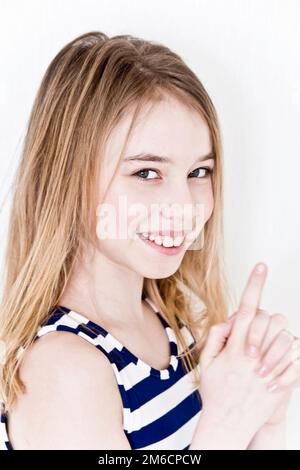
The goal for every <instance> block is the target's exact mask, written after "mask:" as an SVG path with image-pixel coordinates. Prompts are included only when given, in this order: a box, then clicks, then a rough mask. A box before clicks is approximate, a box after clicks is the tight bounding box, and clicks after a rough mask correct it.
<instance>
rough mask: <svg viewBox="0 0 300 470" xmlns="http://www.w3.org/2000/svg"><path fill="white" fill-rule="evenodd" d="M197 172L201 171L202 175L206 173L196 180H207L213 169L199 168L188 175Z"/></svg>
mask: <svg viewBox="0 0 300 470" xmlns="http://www.w3.org/2000/svg"><path fill="white" fill-rule="evenodd" d="M199 170H202V175H203V171H206V173H205V175H204V176H200V178H199V177H196V178H197V179H204V178H208V177H209V176H210V175H211V173H212V172H213V169H212V168H210V167H200V168H196V169H195V170H193V171H192V172H191V173H190V174H192V173H195V172H197V171H199Z"/></svg>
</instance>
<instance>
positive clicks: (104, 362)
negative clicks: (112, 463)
mask: <svg viewBox="0 0 300 470" xmlns="http://www.w3.org/2000/svg"><path fill="white" fill-rule="evenodd" d="M22 376H23V377H22ZM21 377H22V378H23V379H25V382H26V385H27V393H26V394H24V395H22V396H21V397H20V399H19V402H18V412H17V415H16V419H17V421H16V423H17V424H18V425H19V426H21V427H22V430H23V431H22V432H23V433H24V436H26V442H28V447H26V448H29V449H126V450H129V449H131V447H130V445H129V442H128V440H127V438H126V435H125V433H124V431H123V428H122V402H121V396H120V394H119V390H118V386H117V382H116V378H115V375H114V372H113V369H112V366H111V364H110V362H109V361H108V359H107V357H106V356H105V355H104V354H103V353H102V352H101V351H99V350H97V349H96V348H95V347H94V346H92V345H90V344H89V343H87V342H86V341H85V340H83V339H82V338H80V337H79V336H75V335H73V334H71V333H67V332H51V333H48V334H47V335H46V336H45V337H42V338H40V339H39V340H38V341H37V342H36V344H35V345H34V346H33V349H32V351H31V352H30V353H29V355H28V357H27V359H26V361H25V362H24V365H23V366H22V374H21ZM108 431H109V432H108Z"/></svg>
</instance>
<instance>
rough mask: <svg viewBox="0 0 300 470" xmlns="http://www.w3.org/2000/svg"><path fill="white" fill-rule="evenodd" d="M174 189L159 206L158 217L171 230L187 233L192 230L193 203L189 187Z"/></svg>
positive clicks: (193, 217) (193, 218)
mask: <svg viewBox="0 0 300 470" xmlns="http://www.w3.org/2000/svg"><path fill="white" fill-rule="evenodd" d="M183 186H184V187H182V186H181V187H180V188H178V187H174V189H172V190H169V194H168V195H167V196H166V197H165V198H164V199H162V201H161V203H160V204H159V216H160V219H161V220H162V223H163V222H164V221H165V223H166V224H168V227H170V228H171V229H173V230H178V231H183V232H184V233H188V232H190V231H192V230H193V228H194V225H195V223H194V220H195V201H194V200H193V197H192V194H191V191H190V189H189V187H188V186H187V185H186V186H185V185H183Z"/></svg>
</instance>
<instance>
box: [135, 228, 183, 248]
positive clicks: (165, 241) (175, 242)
mask: <svg viewBox="0 0 300 470" xmlns="http://www.w3.org/2000/svg"><path fill="white" fill-rule="evenodd" d="M143 237H144V238H148V239H149V240H151V241H154V243H156V244H157V245H159V246H161V245H163V246H164V247H166V248H171V247H172V246H180V245H181V244H182V242H183V240H184V237H181V236H178V237H175V238H172V237H169V236H168V235H165V236H163V237H160V236H155V235H149V233H147V232H144V233H143Z"/></svg>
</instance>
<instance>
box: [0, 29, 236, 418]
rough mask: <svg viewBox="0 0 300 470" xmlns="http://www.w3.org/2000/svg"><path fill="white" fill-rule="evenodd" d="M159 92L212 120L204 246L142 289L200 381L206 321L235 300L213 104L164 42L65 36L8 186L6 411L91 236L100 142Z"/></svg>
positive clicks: (2, 329)
mask: <svg viewBox="0 0 300 470" xmlns="http://www.w3.org/2000/svg"><path fill="white" fill-rule="evenodd" d="M164 92H167V93H169V94H172V95H173V96H176V97H177V98H179V99H180V100H181V102H182V103H184V104H186V105H188V106H190V107H191V108H193V109H194V110H196V111H198V112H199V114H200V115H201V116H202V118H204V119H205V121H206V123H207V125H208V127H209V130H210V133H211V140H212V145H213V150H214V153H215V156H216V161H215V169H214V173H213V175H212V185H213V194H214V210H213V213H212V215H211V217H210V219H209V220H208V221H207V222H206V224H205V227H204V235H205V243H204V246H203V248H202V249H201V250H188V251H187V252H186V253H185V255H184V258H183V260H182V263H181V265H180V267H179V269H178V270H177V271H176V272H175V273H174V274H173V275H171V276H169V277H167V278H164V279H158V280H154V279H147V278H145V280H144V286H143V293H144V294H145V295H147V296H148V297H149V298H150V299H152V300H153V302H154V303H155V304H156V306H157V307H158V308H159V309H160V311H161V312H162V314H164V315H165V317H166V318H167V320H168V322H169V324H170V326H171V327H172V328H173V329H174V332H175V334H176V338H177V341H178V344H179V345H180V346H181V348H182V351H183V354H182V357H183V362H184V364H185V366H186V368H187V370H195V373H196V375H195V381H196V384H199V378H200V377H199V370H198V367H196V366H197V365H198V362H199V354H200V352H201V349H202V348H203V345H204V344H205V340H206V337H207V333H208V331H209V328H210V326H211V325H213V324H215V323H219V322H221V321H224V320H225V319H226V318H227V314H228V312H227V308H228V301H229V299H230V294H229V290H228V284H227V281H226V277H225V274H224V273H225V269H224V261H223V222H222V214H223V207H222V205H223V180H222V177H223V157H222V148H221V138H220V129H219V124H218V118H217V114H216V110H215V108H214V105H213V103H212V101H211V99H210V98H209V96H208V93H207V92H206V90H205V89H204V87H203V85H202V83H201V82H200V81H199V79H198V78H197V76H196V75H195V74H194V72H192V71H191V70H190V68H189V67H188V66H187V65H186V64H185V63H184V62H183V60H182V59H181V57H180V56H178V55H177V54H175V53H174V52H172V51H171V50H170V49H169V48H167V47H165V46H164V45H161V44H159V43H155V42H150V41H145V40H142V39H140V38H136V37H133V36H130V35H122V36H114V37H111V38H109V37H108V36H107V35H106V34H104V33H101V32H97V31H96V32H89V33H86V34H83V35H81V36H79V37H77V38H75V39H74V40H73V41H71V42H70V43H68V44H67V45H66V46H65V47H63V49H62V50H61V51H60V52H59V53H58V54H57V55H56V57H55V58H54V59H53V60H52V62H51V63H50V65H49V67H48V69H47V70H46V73H45V75H44V77H43V80H42V82H41V85H40V88H39V90H38V93H37V96H36V98H35V101H34V104H33V108H32V111H31V114H30V117H29V122H28V129H27V133H26V136H25V141H24V146H23V149H22V155H21V160H20V163H19V167H18V171H17V172H16V175H15V179H14V181H13V191H14V193H13V201H12V207H11V212H10V220H9V226H8V241H7V247H6V253H5V265H4V267H5V271H4V273H5V279H4V288H3V296H2V301H1V305H0V340H1V341H2V342H4V344H5V356H4V358H3V360H2V362H3V363H2V368H1V382H0V392H1V398H2V400H3V403H5V408H6V410H7V411H9V410H10V409H11V408H12V406H13V404H14V402H15V400H16V398H17V395H18V393H20V392H21V393H23V392H25V391H26V387H25V384H24V382H22V380H21V378H20V374H19V365H20V361H21V359H22V354H20V350H21V351H23V352H24V351H26V350H27V348H28V347H29V346H30V345H31V344H32V342H33V340H34V338H35V336H36V332H37V329H38V327H39V326H40V325H41V324H42V323H43V322H44V321H45V319H46V318H47V315H48V314H49V312H50V311H51V309H52V308H54V307H55V306H56V305H57V304H58V301H59V298H60V296H61V293H62V291H63V290H64V288H65V286H66V284H67V282H68V279H69V277H70V273H71V270H72V267H73V266H74V263H75V261H77V260H78V259H80V258H81V256H82V254H83V249H84V243H85V242H87V243H89V242H90V243H94V242H95V236H96V226H95V224H96V220H95V219H96V217H95V214H96V207H95V203H96V194H97V182H98V180H99V174H100V173H99V172H100V171H101V158H100V159H99V155H101V154H103V149H104V146H105V142H106V140H107V138H108V136H109V135H110V133H111V132H112V130H113V128H114V127H115V126H116V125H117V123H118V122H119V121H120V119H121V118H122V117H123V116H124V115H125V113H126V112H128V110H129V109H133V110H134V114H133V119H132V123H131V127H130V129H129V132H128V135H127V139H126V142H127V140H128V138H129V136H130V133H131V132H132V129H134V124H135V122H136V119H137V117H138V115H139V112H140V111H141V110H142V108H143V106H144V105H145V104H146V103H154V102H155V101H157V100H160V99H161V97H162V94H163V93H164ZM99 160H100V161H99ZM120 161H121V159H120ZM120 161H119V162H120ZM116 170H117V169H116ZM195 300H196V301H198V304H197V305H199V302H200V304H203V308H202V310H198V311H197V312H196V309H195V305H196V303H195ZM178 319H179V320H181V321H182V322H183V323H184V324H185V325H186V326H187V327H188V328H189V329H190V331H191V333H192V334H193V336H194V337H195V338H196V343H195V346H194V347H193V348H187V342H186V339H185V337H184V335H183V334H182V333H181V330H180V327H179V325H178ZM200 332H201V334H200Z"/></svg>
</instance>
